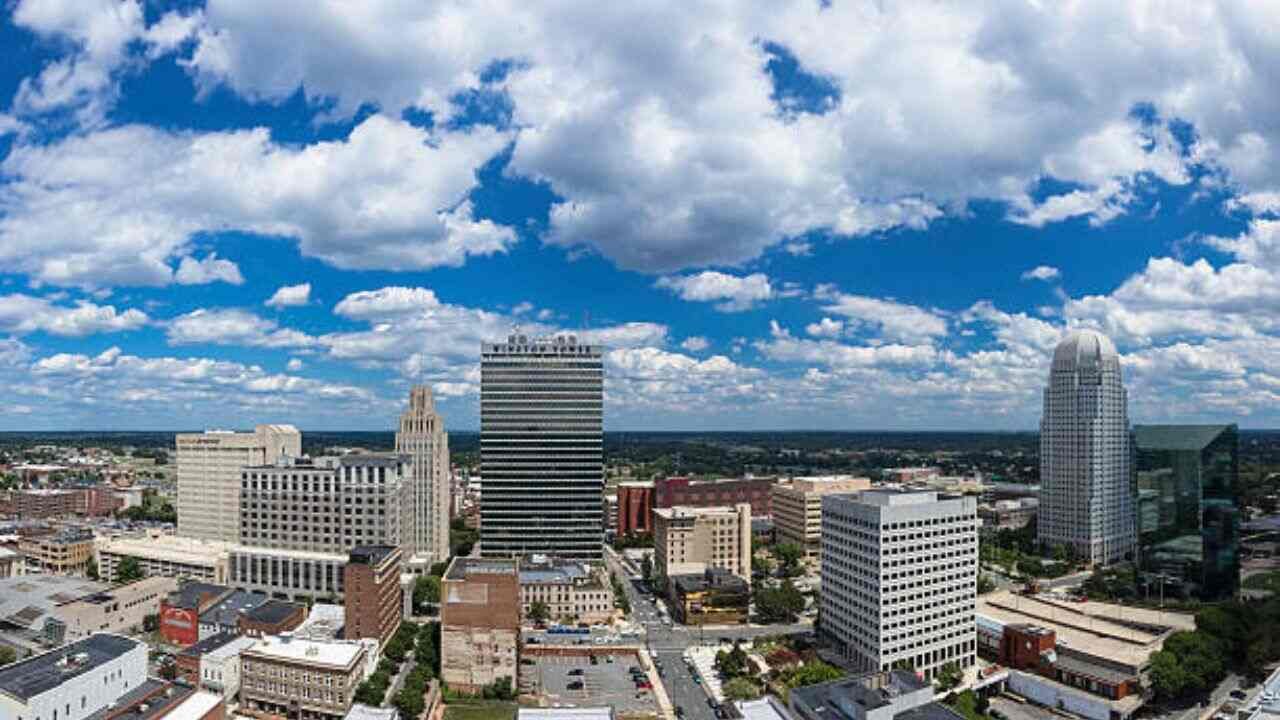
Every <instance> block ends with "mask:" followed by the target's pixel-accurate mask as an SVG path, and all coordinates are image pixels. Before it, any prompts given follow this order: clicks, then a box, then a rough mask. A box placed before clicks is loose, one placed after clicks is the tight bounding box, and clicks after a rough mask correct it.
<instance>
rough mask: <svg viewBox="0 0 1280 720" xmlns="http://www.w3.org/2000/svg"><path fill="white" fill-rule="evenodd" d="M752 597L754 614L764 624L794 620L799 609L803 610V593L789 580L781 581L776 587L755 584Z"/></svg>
mask: <svg viewBox="0 0 1280 720" xmlns="http://www.w3.org/2000/svg"><path fill="white" fill-rule="evenodd" d="M754 599H755V603H756V615H757V616H758V619H759V621H760V622H762V623H765V624H768V623H781V622H786V623H792V622H795V621H796V617H797V616H798V615H799V614H800V611H802V610H804V595H801V594H800V591H799V590H797V589H796V586H795V585H793V584H792V583H791V581H790V580H784V581H782V585H781V586H779V587H776V588H771V587H765V586H764V584H763V583H760V584H757V585H756V587H755V598H754Z"/></svg>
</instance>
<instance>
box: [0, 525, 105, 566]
mask: <svg viewBox="0 0 1280 720" xmlns="http://www.w3.org/2000/svg"><path fill="white" fill-rule="evenodd" d="M18 552H20V553H22V555H23V556H24V557H25V558H26V565H27V571H28V572H41V573H51V574H54V575H84V574H85V572H86V571H87V570H88V569H89V563H91V562H93V531H91V530H88V529H86V528H65V529H63V530H60V531H58V532H56V533H53V534H52V535H40V536H32V537H26V538H23V539H21V540H20V541H18Z"/></svg>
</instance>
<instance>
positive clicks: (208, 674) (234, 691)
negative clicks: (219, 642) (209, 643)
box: [200, 637, 258, 702]
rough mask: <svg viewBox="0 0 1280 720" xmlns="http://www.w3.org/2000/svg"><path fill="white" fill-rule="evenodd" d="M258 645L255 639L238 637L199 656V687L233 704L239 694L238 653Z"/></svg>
mask: <svg viewBox="0 0 1280 720" xmlns="http://www.w3.org/2000/svg"><path fill="white" fill-rule="evenodd" d="M256 644H258V639H257V638H251V637H238V638H236V639H235V640H232V641H231V642H229V643H227V644H225V645H223V646H221V647H218V648H214V649H213V650H210V651H209V652H207V653H205V654H204V655H201V656H200V687H202V688H204V689H205V690H212V691H214V692H217V693H219V694H221V695H222V699H223V700H226V701H227V702H234V701H235V698H236V696H237V695H238V694H239V693H240V653H242V652H244V651H245V650H248V649H249V648H251V647H253V646H254V645H256Z"/></svg>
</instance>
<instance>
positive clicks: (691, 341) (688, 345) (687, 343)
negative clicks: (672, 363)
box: [680, 335, 711, 352]
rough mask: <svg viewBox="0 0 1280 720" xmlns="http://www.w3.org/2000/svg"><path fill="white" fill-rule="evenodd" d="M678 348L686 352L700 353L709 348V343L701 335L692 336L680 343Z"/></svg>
mask: <svg viewBox="0 0 1280 720" xmlns="http://www.w3.org/2000/svg"><path fill="white" fill-rule="evenodd" d="M680 347H682V348H684V349H685V350H688V351H689V352H702V351H703V350H706V349H707V348H709V347H711V342H710V341H709V340H707V339H706V338H704V337H702V336H701V335H694V336H692V337H687V338H685V339H684V342H682V343H680Z"/></svg>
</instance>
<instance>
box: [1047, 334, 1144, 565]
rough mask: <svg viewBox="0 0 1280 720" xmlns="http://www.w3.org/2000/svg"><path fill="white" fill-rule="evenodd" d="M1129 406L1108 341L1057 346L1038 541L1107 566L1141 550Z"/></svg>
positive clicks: (1085, 337)
mask: <svg viewBox="0 0 1280 720" xmlns="http://www.w3.org/2000/svg"><path fill="white" fill-rule="evenodd" d="M1129 445H1130V443H1129V399H1128V394H1127V393H1126V392H1125V389H1124V383H1123V378H1122V376H1121V371H1120V356H1119V354H1118V353H1117V352H1116V348H1115V345H1113V344H1112V343H1111V340H1109V339H1108V338H1107V337H1106V336H1105V335H1102V334H1101V333H1098V332H1095V331H1092V330H1081V331H1076V332H1073V333H1071V334H1070V335H1068V336H1067V338H1066V339H1064V340H1063V341H1062V342H1061V343H1059V344H1058V347H1057V349H1055V350H1054V353H1053V365H1052V368H1051V369H1050V371H1049V385H1048V387H1046V388H1045V391H1044V415H1043V417H1042V418H1041V420H1040V509H1039V516H1038V520H1037V525H1036V528H1037V530H1036V533H1037V539H1038V540H1039V542H1040V544H1041V545H1042V546H1045V547H1066V548H1069V549H1070V550H1071V551H1072V552H1074V554H1075V555H1076V557H1077V558H1079V559H1081V560H1083V561H1085V562H1087V563H1089V564H1093V565H1106V564H1110V563H1114V562H1117V561H1120V560H1124V559H1125V558H1126V557H1129V558H1132V557H1133V556H1134V554H1135V552H1136V549H1137V513H1136V508H1135V500H1134V493H1133V490H1132V483H1133V478H1132V457H1131V450H1130V447H1129Z"/></svg>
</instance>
